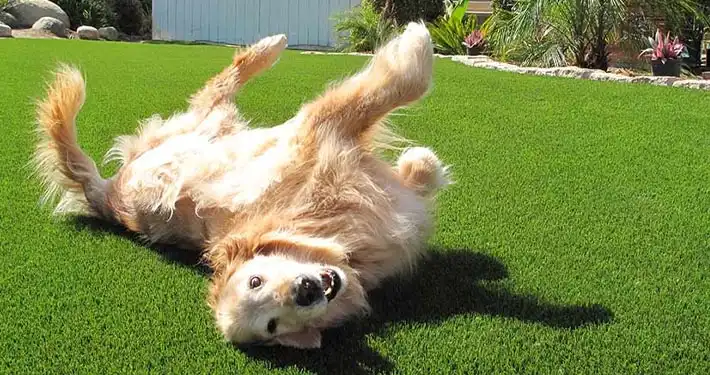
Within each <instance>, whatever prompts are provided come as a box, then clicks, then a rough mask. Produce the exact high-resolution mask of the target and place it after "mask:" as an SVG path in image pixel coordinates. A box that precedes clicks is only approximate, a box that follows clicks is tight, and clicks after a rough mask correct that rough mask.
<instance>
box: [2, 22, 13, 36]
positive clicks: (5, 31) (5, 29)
mask: <svg viewBox="0 0 710 375" xmlns="http://www.w3.org/2000/svg"><path fill="white" fill-rule="evenodd" d="M11 36H12V29H11V28H10V26H8V25H6V24H4V23H2V22H0V38H8V37H11Z"/></svg>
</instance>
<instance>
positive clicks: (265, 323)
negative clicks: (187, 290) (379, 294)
mask: <svg viewBox="0 0 710 375" xmlns="http://www.w3.org/2000/svg"><path fill="white" fill-rule="evenodd" d="M216 252H219V253H221V254H220V255H218V256H222V257H224V258H223V261H224V262H225V263H224V266H225V267H224V269H223V270H222V271H218V274H217V275H216V277H215V280H214V283H213V286H212V293H211V301H210V302H211V306H212V308H213V309H214V312H215V317H216V323H217V326H218V327H219V329H220V330H221V331H222V333H223V334H224V336H225V338H226V339H228V340H229V341H231V342H232V343H234V344H236V345H239V346H245V345H255V344H258V345H284V346H291V347H296V348H318V347H320V345H321V333H320V329H321V328H324V325H327V324H328V323H329V322H333V321H336V320H339V319H341V318H342V317H343V316H344V315H348V314H350V313H353V312H355V311H357V310H362V309H363V308H366V307H364V306H366V304H367V302H366V301H365V297H364V292H363V290H362V287H361V286H360V285H359V282H358V281H357V279H356V277H355V276H354V273H353V272H352V270H350V269H349V268H348V267H347V265H345V264H344V262H343V256H344V254H343V251H342V249H340V248H339V246H338V245H337V244H336V243H335V242H334V241H330V240H323V239H315V238H309V237H303V236H294V235H290V234H286V233H270V234H268V235H264V236H258V237H256V238H244V237H237V238H234V237H232V238H228V239H226V240H224V241H222V243H221V245H220V246H219V247H217V248H216V249H214V250H213V251H212V253H213V254H215V253H216ZM216 268H218V267H216Z"/></svg>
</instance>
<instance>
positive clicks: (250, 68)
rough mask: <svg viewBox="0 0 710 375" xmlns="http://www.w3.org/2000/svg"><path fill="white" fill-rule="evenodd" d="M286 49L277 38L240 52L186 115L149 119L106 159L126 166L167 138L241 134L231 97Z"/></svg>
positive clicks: (121, 140)
mask: <svg viewBox="0 0 710 375" xmlns="http://www.w3.org/2000/svg"><path fill="white" fill-rule="evenodd" d="M284 48H286V36H285V35H274V36H270V37H267V38H264V39H262V40H260V41H259V42H258V43H256V44H254V45H253V46H251V47H250V48H248V49H247V50H245V51H237V52H236V53H235V55H234V58H233V61H232V63H231V64H230V65H229V66H227V67H226V68H224V70H222V72H221V73H219V74H217V75H216V76H214V77H212V78H211V79H210V80H209V81H207V83H206V84H205V86H204V87H202V88H201V89H200V90H199V91H197V92H196V93H195V94H194V95H192V96H191V98H190V108H189V111H188V112H187V113H184V114H181V115H178V116H174V117H171V118H170V119H167V120H163V119H161V118H160V117H159V116H153V117H151V118H149V119H147V120H146V121H145V122H144V123H143V124H142V126H141V128H140V129H139V131H138V133H137V134H136V135H128V136H121V137H118V138H117V139H116V141H115V144H114V147H113V148H112V149H111V150H110V151H109V152H108V154H107V155H106V158H105V160H106V161H107V162H108V161H113V160H116V161H119V162H120V163H121V164H122V165H125V164H127V163H129V162H130V161H132V160H134V159H135V158H137V157H139V156H140V155H142V154H143V153H145V152H146V151H148V150H150V149H153V148H155V147H157V146H159V145H161V144H162V143H163V142H165V140H167V139H168V138H170V137H174V136H177V135H181V134H187V133H190V132H195V131H197V132H200V133H202V134H204V135H207V136H209V137H219V136H221V135H225V134H231V133H235V132H237V131H239V130H240V129H241V128H242V127H243V126H244V125H243V124H244V123H245V121H241V119H240V118H239V114H238V112H237V108H236V107H235V106H234V103H233V102H232V98H233V97H234V95H235V94H236V92H237V91H238V90H239V89H240V88H241V87H242V86H243V85H244V84H245V83H246V82H247V81H248V80H249V79H251V78H253V77H255V76H256V75H258V74H259V73H261V72H262V71H264V70H266V69H268V68H269V67H271V66H272V65H273V64H274V63H275V62H276V61H277V59H278V58H279V56H280V55H281V52H282V51H283V50H284Z"/></svg>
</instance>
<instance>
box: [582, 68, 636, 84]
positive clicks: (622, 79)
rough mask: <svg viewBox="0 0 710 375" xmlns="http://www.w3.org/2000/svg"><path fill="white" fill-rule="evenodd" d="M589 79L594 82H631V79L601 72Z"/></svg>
mask: <svg viewBox="0 0 710 375" xmlns="http://www.w3.org/2000/svg"><path fill="white" fill-rule="evenodd" d="M589 79H591V80H594V81H612V82H631V77H626V76H622V75H620V74H611V73H606V72H602V71H601V70H600V71H597V72H594V73H592V74H590V75H589Z"/></svg>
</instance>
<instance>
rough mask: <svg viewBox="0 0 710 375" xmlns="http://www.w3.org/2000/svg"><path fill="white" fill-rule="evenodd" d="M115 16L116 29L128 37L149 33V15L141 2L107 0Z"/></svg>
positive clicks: (134, 0) (137, 0) (133, 0)
mask: <svg viewBox="0 0 710 375" xmlns="http://www.w3.org/2000/svg"><path fill="white" fill-rule="evenodd" d="M107 1H108V4H109V6H110V7H111V9H112V10H113V12H114V14H115V15H116V28H118V29H119V30H121V31H122V32H124V33H126V34H129V35H142V34H144V33H147V32H149V31H150V14H149V13H147V12H146V8H145V4H144V3H142V2H141V0H107Z"/></svg>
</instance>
